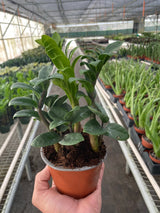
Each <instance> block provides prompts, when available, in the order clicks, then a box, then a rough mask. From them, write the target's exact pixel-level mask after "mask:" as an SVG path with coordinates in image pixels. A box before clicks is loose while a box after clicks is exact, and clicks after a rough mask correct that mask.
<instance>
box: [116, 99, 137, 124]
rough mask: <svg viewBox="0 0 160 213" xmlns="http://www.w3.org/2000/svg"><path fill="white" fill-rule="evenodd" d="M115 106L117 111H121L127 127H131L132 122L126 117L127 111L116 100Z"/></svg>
mask: <svg viewBox="0 0 160 213" xmlns="http://www.w3.org/2000/svg"><path fill="white" fill-rule="evenodd" d="M116 104H117V107H118V109H119V111H120V112H121V113H122V117H123V120H124V122H125V124H126V126H127V127H132V126H133V122H132V121H131V120H130V119H129V118H128V116H127V113H126V112H125V111H124V109H123V107H122V105H121V104H120V103H119V101H117V103H116Z"/></svg>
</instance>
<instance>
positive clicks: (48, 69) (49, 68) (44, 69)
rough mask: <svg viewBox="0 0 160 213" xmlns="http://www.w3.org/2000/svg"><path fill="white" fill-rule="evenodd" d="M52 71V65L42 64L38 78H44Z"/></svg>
mask: <svg viewBox="0 0 160 213" xmlns="http://www.w3.org/2000/svg"><path fill="white" fill-rule="evenodd" d="M51 71H52V66H51V65H50V66H44V67H42V68H41V69H40V70H39V74H38V78H39V79H44V78H47V77H48V76H49V75H50V73H51Z"/></svg>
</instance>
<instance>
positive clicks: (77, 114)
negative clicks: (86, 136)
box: [64, 106, 91, 124]
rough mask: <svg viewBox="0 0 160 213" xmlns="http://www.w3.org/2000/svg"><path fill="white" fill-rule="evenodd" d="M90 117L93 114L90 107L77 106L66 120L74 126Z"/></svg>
mask: <svg viewBox="0 0 160 213" xmlns="http://www.w3.org/2000/svg"><path fill="white" fill-rule="evenodd" d="M90 115H91V113H90V111H89V109H88V107H86V106H83V107H80V106H76V107H74V108H73V109H72V110H71V111H70V112H68V113H67V114H66V115H65V117H64V119H65V120H66V121H69V122H71V123H72V124H74V123H78V122H80V121H82V120H84V119H85V118H88V117H89V116H90Z"/></svg>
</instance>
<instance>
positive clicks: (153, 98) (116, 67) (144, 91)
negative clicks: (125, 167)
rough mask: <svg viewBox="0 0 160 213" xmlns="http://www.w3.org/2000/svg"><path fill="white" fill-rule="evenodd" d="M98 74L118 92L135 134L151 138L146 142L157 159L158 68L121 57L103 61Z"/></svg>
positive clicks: (159, 148)
mask: <svg viewBox="0 0 160 213" xmlns="http://www.w3.org/2000/svg"><path fill="white" fill-rule="evenodd" d="M126 62H127V63H126ZM110 73H111V74H110ZM100 78H101V79H102V81H103V83H104V84H105V85H106V84H109V85H111V88H112V90H113V92H114V94H116V95H118V96H116V97H119V102H120V103H121V104H122V106H123V109H124V110H125V112H126V113H127V115H128V116H129V118H130V119H132V123H134V128H135V130H136V131H137V134H140V133H141V134H144V136H143V137H142V139H143V138H144V137H145V138H146V137H147V138H148V139H149V140H151V141H152V142H150V144H151V143H152V145H150V146H149V147H151V149H153V150H154V154H153V153H152V155H155V156H156V157H157V159H158V161H160V159H159V158H160V140H159V139H160V133H159V129H160V97H159V95H160V85H159V79H160V69H159V70H156V71H153V70H151V67H146V65H144V64H143V65H142V64H140V63H136V62H134V61H133V60H130V61H126V60H122V61H120V62H110V63H108V64H106V65H105V66H104V69H102V71H101V73H100ZM114 94H113V95H114ZM133 121H134V122H133ZM143 141H144V140H143ZM142 145H143V146H144V143H143V142H142ZM146 148H147V149H148V147H146ZM157 159H156V162H157Z"/></svg>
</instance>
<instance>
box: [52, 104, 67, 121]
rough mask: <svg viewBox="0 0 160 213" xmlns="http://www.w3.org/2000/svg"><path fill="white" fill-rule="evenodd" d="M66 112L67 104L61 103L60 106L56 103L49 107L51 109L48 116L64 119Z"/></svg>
mask: <svg viewBox="0 0 160 213" xmlns="http://www.w3.org/2000/svg"><path fill="white" fill-rule="evenodd" d="M67 112H68V105H67V104H63V105H61V106H59V105H56V106H52V107H51V109H50V111H49V116H50V117H51V118H52V119H55V118H59V119H60V120H64V117H65V115H66V113H67Z"/></svg>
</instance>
